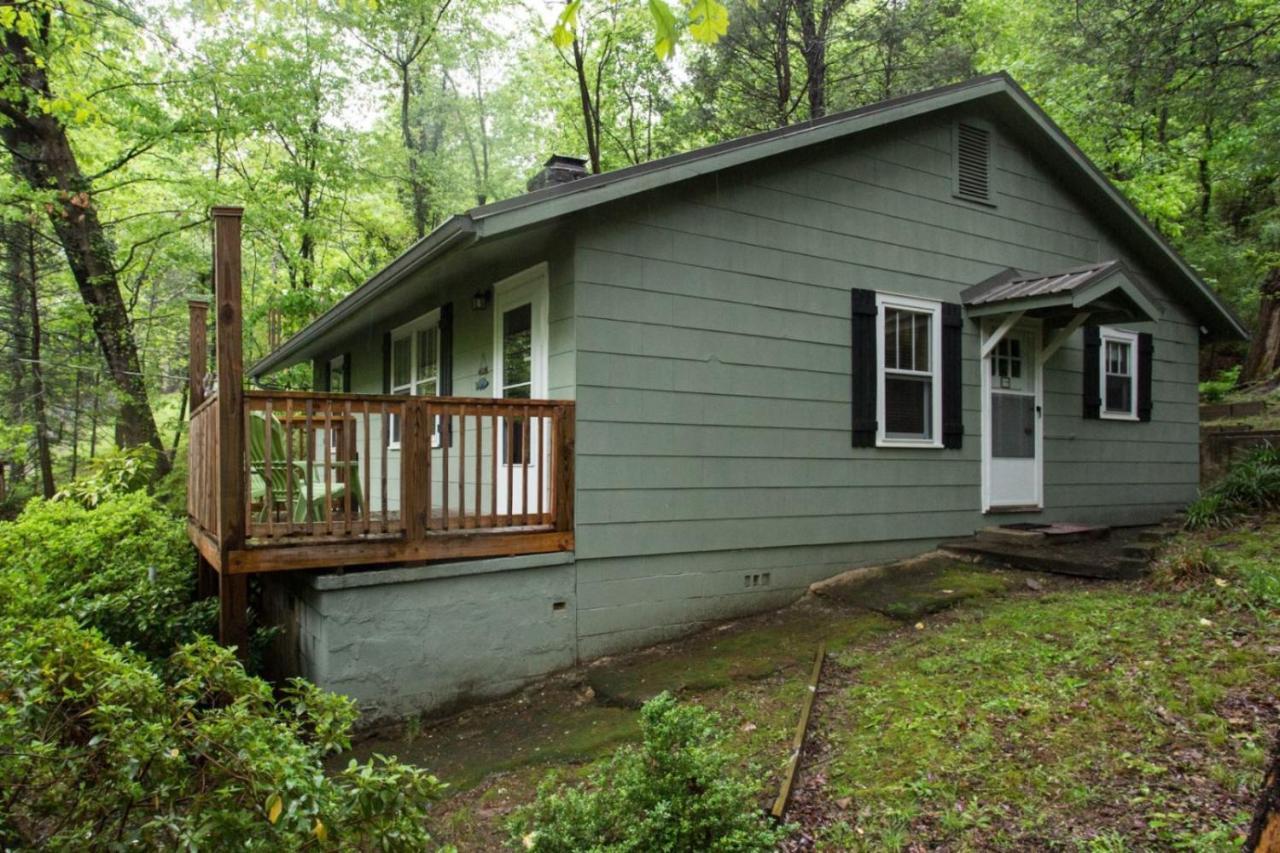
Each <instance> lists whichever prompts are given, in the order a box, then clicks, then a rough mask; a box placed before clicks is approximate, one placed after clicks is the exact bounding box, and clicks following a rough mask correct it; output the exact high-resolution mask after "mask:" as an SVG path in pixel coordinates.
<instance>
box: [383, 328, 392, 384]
mask: <svg viewBox="0 0 1280 853" xmlns="http://www.w3.org/2000/svg"><path fill="white" fill-rule="evenodd" d="M382 393H383V394H390V393H391V333H390V332H387V333H386V334H384V335H383V336H382Z"/></svg>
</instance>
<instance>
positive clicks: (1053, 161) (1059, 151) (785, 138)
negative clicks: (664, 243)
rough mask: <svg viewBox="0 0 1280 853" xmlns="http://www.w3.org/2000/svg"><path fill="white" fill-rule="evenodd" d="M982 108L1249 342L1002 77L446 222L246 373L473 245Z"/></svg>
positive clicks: (291, 352)
mask: <svg viewBox="0 0 1280 853" xmlns="http://www.w3.org/2000/svg"><path fill="white" fill-rule="evenodd" d="M964 104H970V105H977V104H981V105H982V106H984V107H986V108H987V109H989V110H991V111H992V112H993V113H994V114H995V115H996V116H998V117H999V118H1000V119H1001V120H1002V122H1003V123H1004V124H1005V126H1006V127H1007V129H1008V130H1009V131H1011V132H1012V133H1014V134H1015V135H1017V136H1019V137H1020V138H1021V139H1022V140H1023V141H1024V142H1025V143H1026V144H1028V145H1030V146H1032V147H1033V148H1034V149H1035V150H1036V152H1037V154H1039V155H1040V157H1041V159H1043V160H1044V161H1045V163H1046V165H1047V166H1049V168H1050V169H1052V170H1053V171H1055V172H1056V173H1057V174H1058V175H1059V176H1060V177H1061V178H1062V179H1063V180H1067V181H1069V185H1070V186H1071V188H1072V189H1073V190H1074V191H1075V192H1076V193H1077V194H1078V195H1079V196H1081V197H1082V199H1083V200H1084V201H1086V202H1087V204H1088V206H1089V208H1090V210H1091V211H1092V212H1093V213H1094V214H1095V215H1096V216H1097V217H1098V218H1099V219H1100V220H1102V221H1104V222H1106V223H1107V224H1108V225H1110V226H1111V227H1113V228H1114V229H1116V230H1117V232H1118V233H1119V234H1120V235H1121V237H1122V238H1123V239H1124V240H1125V241H1126V245H1127V246H1128V248H1130V249H1131V250H1132V251H1133V252H1134V254H1135V255H1136V256H1138V257H1139V258H1141V260H1142V261H1143V262H1144V263H1145V264H1147V265H1148V266H1149V267H1150V268H1151V270H1152V271H1153V272H1154V273H1156V274H1157V275H1159V276H1160V278H1161V282H1162V283H1163V284H1165V285H1166V286H1167V287H1168V288H1169V290H1170V291H1171V292H1172V293H1173V294H1174V295H1175V296H1177V297H1178V298H1179V299H1180V300H1182V301H1183V302H1184V303H1185V304H1186V305H1187V306H1188V307H1190V308H1191V309H1192V310H1193V311H1194V312H1195V314H1196V316H1197V319H1199V320H1200V322H1201V323H1202V324H1203V326H1204V327H1205V328H1206V329H1207V330H1208V332H1209V333H1210V334H1211V335H1212V336H1214V337H1222V338H1247V337H1248V332H1247V331H1246V329H1245V328H1244V326H1243V324H1242V323H1241V322H1240V320H1239V318H1237V317H1236V316H1235V314H1234V312H1233V311H1232V310H1231V309H1230V308H1229V307H1228V306H1227V305H1226V303H1225V302H1223V301H1222V299H1221V298H1220V297H1219V296H1218V295H1217V294H1216V293H1214V292H1213V290H1212V289H1211V288H1210V287H1209V286H1208V285H1207V284H1206V283H1205V282H1204V281H1203V280H1202V279H1201V278H1200V276H1199V275H1198V274H1197V273H1196V272H1195V270H1193V269H1192V268H1191V266H1190V265H1189V264H1188V263H1187V262H1186V261H1185V260H1184V259H1183V258H1182V257H1181V256H1180V255H1179V254H1178V253H1177V252H1176V251H1175V250H1174V249H1173V247H1172V246H1171V245H1169V243H1168V241H1166V240H1165V239H1164V237H1163V236H1162V235H1161V234H1160V233H1159V231H1157V230H1156V228H1155V226H1153V225H1152V224H1151V223H1150V222H1148V221H1147V220H1146V219H1145V218H1144V217H1143V216H1142V214H1140V213H1139V212H1138V210H1137V209H1136V208H1135V207H1134V206H1133V205H1132V204H1131V203H1130V202H1129V200H1128V199H1126V198H1125V197H1124V195H1123V194H1122V193H1121V192H1120V191H1119V190H1118V189H1116V187H1115V186H1113V185H1112V184H1111V182H1110V181H1109V180H1107V178H1106V177H1105V176H1104V175H1103V174H1102V172H1101V171H1099V170H1098V168H1097V167H1096V166H1094V165H1093V163H1092V162H1091V161H1090V160H1089V158H1088V157H1087V156H1085V154H1084V152H1083V151H1081V150H1080V149H1079V148H1078V147H1077V146H1076V145H1075V143H1074V142H1072V141H1071V140H1070V139H1069V138H1068V137H1067V135H1066V134H1065V133H1064V132H1063V131H1062V129H1061V128H1059V127H1058V126H1057V125H1056V124H1054V122H1053V120H1052V119H1050V118H1049V116H1048V115H1046V114H1045V112H1044V111H1043V110H1042V109H1040V107H1039V105H1037V104H1036V103H1035V101H1033V100H1032V99H1031V97H1030V96H1029V95H1028V94H1027V93H1026V92H1025V91H1023V89H1022V87H1020V86H1019V85H1018V84H1017V83H1016V82H1015V81H1014V80H1013V78H1012V77H1010V76H1009V75H1008V74H1007V73H1005V72H999V73H996V74H990V75H987V76H984V77H976V78H974V79H972V80H968V81H965V82H963V83H957V84H954V85H951V86H943V87H941V88H937V89H931V90H929V91H926V92H920V93H917V94H914V95H907V96H904V97H900V98H893V99H891V100H887V101H881V102H879V103H875V104H869V105H867V106H864V107H859V108H858V109H854V110H849V111H847V112H841V113H835V114H832V115H828V116H824V117H823V118H819V119H814V120H811V121H806V122H802V123H800V124H794V125H788V126H786V127H781V128H778V129H776V130H770V131H766V132H764V133H757V134H753V135H751V136H744V137H740V138H738V139H731V140H729V141H727V142H721V143H718V144H716V145H709V146H707V147H705V148H698V149H695V150H693V151H687V152H685V153H682V154H674V155H672V156H670V157H663V158H661V159H658V160H651V161H649V162H647V163H641V164H639V165H637V166H630V167H628V168H625V169H617V170H615V171H612V172H605V173H603V174H599V175H591V176H588V177H585V178H579V179H578V180H576V181H571V182H569V183H565V184H558V185H555V186H550V187H546V188H543V189H540V190H536V191H534V192H530V193H525V194H523V195H518V196H514V197H512V198H509V199H504V200H503V201H498V202H494V203H492V204H486V205H482V206H480V207H474V208H472V209H471V210H468V211H467V212H466V213H462V214H458V215H455V216H451V217H450V218H449V219H447V220H446V221H445V222H444V223H442V224H441V225H440V226H439V227H438V228H436V229H435V230H434V231H432V232H431V233H430V234H428V235H427V236H425V237H423V238H422V239H421V240H419V241H417V242H416V243H414V244H413V245H412V246H410V247H409V248H408V249H407V250H406V251H405V252H404V253H402V254H401V255H400V256H399V257H397V258H395V259H394V260H393V261H391V263H389V264H388V265H387V266H386V267H384V268H383V269H382V270H380V271H379V272H377V273H375V274H374V275H373V276H372V277H370V278H369V280H368V281H366V282H365V283H364V284H362V285H361V286H360V287H359V288H357V289H356V290H354V291H353V292H352V293H350V294H349V295H348V296H346V297H345V298H344V299H342V300H341V301H339V302H338V303H337V304H336V305H334V306H333V307H332V308H331V309H329V310H328V311H327V312H325V313H324V314H323V315H321V316H320V317H319V318H318V319H316V320H314V321H313V322H312V323H311V324H310V325H308V326H307V327H306V328H304V329H302V330H301V331H300V332H298V333H297V334H296V335H294V336H293V337H291V338H290V339H289V340H288V341H286V342H285V343H284V344H283V345H282V346H281V347H280V348H279V349H277V350H276V351H275V352H273V353H271V354H270V355H268V356H267V357H265V358H263V359H262V360H261V361H259V362H258V363H257V364H255V365H253V367H252V368H250V371H249V372H250V374H251V375H253V376H261V375H263V374H265V373H268V372H270V371H273V370H277V369H280V368H282V367H286V366H288V365H289V364H293V363H296V362H297V361H299V360H301V358H303V357H305V355H304V352H305V351H306V350H307V349H308V347H309V346H310V345H311V344H313V343H315V342H316V341H317V340H318V339H319V338H320V337H322V336H323V335H324V334H325V333H326V332H327V331H329V330H331V329H333V328H334V327H335V326H336V325H337V324H338V323H340V322H341V321H342V320H344V319H346V318H347V317H349V316H351V315H352V314H353V313H354V312H355V311H357V310H358V309H359V308H360V307H361V306H362V305H365V304H368V302H369V301H370V300H372V299H373V298H375V297H376V296H378V295H379V294H381V293H383V292H385V291H386V290H387V289H388V288H390V287H392V286H394V285H395V284H396V283H397V282H399V281H401V280H403V278H404V277H405V276H406V275H408V274H410V273H411V272H413V271H415V270H418V269H420V268H421V267H422V266H423V265H425V264H427V263H430V262H432V261H434V260H435V259H437V258H440V257H442V256H444V255H445V254H447V253H450V252H452V251H456V250H457V249H458V248H460V247H462V246H466V245H471V244H474V243H476V242H479V241H483V240H490V239H492V238H494V237H497V236H499V235H503V234H510V233H512V232H514V231H518V230H520V229H524V228H528V227H531V226H535V225H541V224H546V223H548V222H549V221H551V220H554V219H558V218H560V217H564V216H569V215H572V214H575V213H579V212H581V211H583V210H586V209H588V208H591V207H595V206H597V205H601V204H605V203H607V202H611V201H617V200H619V199H623V198H626V197H628V196H632V195H636V194H637V193H642V192H647V191H649V190H654V189H659V188H661V187H665V186H668V185H671V184H674V183H677V182H680V181H686V180H689V179H691V178H696V177H699V176H702V175H707V174H711V173H714V172H719V171H722V170H724V169H728V168H731V167H734V166H739V165H742V164H745V163H750V162H753V161H756V160H762V159H764V158H767V157H772V156H776V155H779V154H784V153H787V152H790V151H794V150H796V149H799V148H804V147H808V146H812V145H818V144H820V143H823V142H827V141H830V140H833V139H839V138H843V137H848V136H852V135H854V134H858V133H862V132H865V131H869V130H872V129H875V128H880V127H884V126H886V125H890V124H893V123H895V122H900V121H903V120H906V119H910V118H915V117H918V116H922V115H926V114H929V113H933V112H937V111H939V110H943V109H947V108H950V107H955V106H959V105H964Z"/></svg>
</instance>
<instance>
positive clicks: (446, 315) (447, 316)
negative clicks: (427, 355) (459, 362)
mask: <svg viewBox="0 0 1280 853" xmlns="http://www.w3.org/2000/svg"><path fill="white" fill-rule="evenodd" d="M437 384H438V386H439V388H440V396H441V397H450V396H452V395H453V303H452V302H449V303H447V304H445V305H441V306H440V381H439V382H438V383H437Z"/></svg>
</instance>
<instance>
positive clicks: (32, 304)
mask: <svg viewBox="0 0 1280 853" xmlns="http://www.w3.org/2000/svg"><path fill="white" fill-rule="evenodd" d="M23 229H24V230H25V232H26V234H25V237H24V240H25V243H24V245H23V249H24V250H25V251H26V256H27V257H26V262H27V268H26V272H27V281H26V284H27V287H28V288H29V293H30V297H29V298H28V300H27V307H28V309H29V310H30V311H31V408H32V410H33V411H34V412H35V416H36V459H37V461H38V462H39V463H40V487H41V491H42V493H43V494H44V496H45V497H46V498H51V497H53V495H54V493H55V492H57V490H58V487H57V486H56V485H55V484H54V482H53V454H52V453H51V452H50V451H49V417H48V415H47V414H46V409H45V384H44V368H43V367H42V366H41V364H40V347H41V344H42V343H43V342H42V341H41V332H40V299H39V295H40V291H39V287H38V284H39V279H38V276H37V271H38V266H37V264H36V240H35V235H34V234H32V233H31V230H32V229H31V226H30V225H28V224H26V223H23Z"/></svg>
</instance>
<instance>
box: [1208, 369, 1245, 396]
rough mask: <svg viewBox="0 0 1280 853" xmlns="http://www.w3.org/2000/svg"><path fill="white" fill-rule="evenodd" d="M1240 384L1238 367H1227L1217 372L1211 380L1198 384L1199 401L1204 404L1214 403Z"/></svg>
mask: <svg viewBox="0 0 1280 853" xmlns="http://www.w3.org/2000/svg"><path fill="white" fill-rule="evenodd" d="M1239 382H1240V365H1238V364H1237V365H1235V366H1234V367H1229V368H1227V369H1226V370H1222V371H1219V372H1218V375H1217V376H1215V377H1214V378H1213V379H1206V380H1205V381H1203V382H1201V383H1200V399H1201V400H1202V401H1203V402H1206V403H1216V402H1218V401H1219V400H1221V399H1222V398H1223V397H1225V396H1227V395H1228V394H1230V393H1231V392H1232V391H1233V390H1235V387H1236V385H1237V384H1239Z"/></svg>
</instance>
